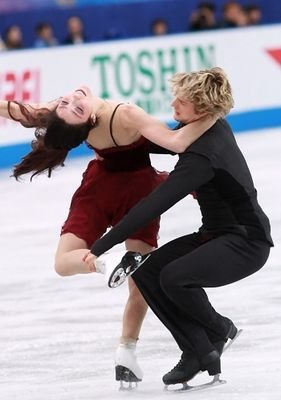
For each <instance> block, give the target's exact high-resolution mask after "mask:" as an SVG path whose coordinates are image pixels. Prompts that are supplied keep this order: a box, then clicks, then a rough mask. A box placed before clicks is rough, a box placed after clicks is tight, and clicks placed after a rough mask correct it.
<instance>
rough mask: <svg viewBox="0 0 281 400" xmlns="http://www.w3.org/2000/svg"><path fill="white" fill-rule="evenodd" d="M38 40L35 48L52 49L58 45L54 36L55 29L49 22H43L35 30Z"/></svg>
mask: <svg viewBox="0 0 281 400" xmlns="http://www.w3.org/2000/svg"><path fill="white" fill-rule="evenodd" d="M35 32H36V40H35V42H34V47H36V48H42V47H52V46H56V45H57V44H58V41H57V39H56V38H55V36H54V32H53V27H52V26H51V25H50V24H49V23H48V22H41V23H40V24H38V25H37V26H36V28H35Z"/></svg>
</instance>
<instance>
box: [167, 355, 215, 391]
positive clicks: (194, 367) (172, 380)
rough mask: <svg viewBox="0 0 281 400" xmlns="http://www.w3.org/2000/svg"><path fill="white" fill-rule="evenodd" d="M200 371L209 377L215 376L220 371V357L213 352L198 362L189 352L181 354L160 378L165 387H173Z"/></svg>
mask: <svg viewBox="0 0 281 400" xmlns="http://www.w3.org/2000/svg"><path fill="white" fill-rule="evenodd" d="M200 371H208V373H209V375H216V374H219V373H220V372H221V370H220V355H219V353H218V352H217V350H213V351H211V352H210V353H208V354H207V355H206V356H204V357H203V358H202V359H201V360H200V362H199V360H198V359H197V358H196V357H195V356H194V354H192V353H190V352H187V353H186V352H183V353H182V356H181V358H180V361H179V362H178V363H177V365H176V366H175V367H174V368H173V369H172V370H171V371H169V372H168V373H167V374H165V375H164V376H163V377H162V380H163V382H164V384H165V385H175V384H177V383H184V382H188V381H190V380H191V379H192V378H194V377H195V375H197V374H198V372H200Z"/></svg>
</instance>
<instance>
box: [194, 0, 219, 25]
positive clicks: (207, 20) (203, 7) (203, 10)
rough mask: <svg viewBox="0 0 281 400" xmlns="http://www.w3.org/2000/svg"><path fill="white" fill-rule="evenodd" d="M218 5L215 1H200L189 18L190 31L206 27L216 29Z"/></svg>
mask: <svg viewBox="0 0 281 400" xmlns="http://www.w3.org/2000/svg"><path fill="white" fill-rule="evenodd" d="M216 28H218V24H217V21H216V7H215V5H214V3H211V2H202V3H199V4H198V6H197V9H196V10H195V11H193V13H192V14H191V17H190V20H189V26H188V30H189V31H202V30H206V29H216Z"/></svg>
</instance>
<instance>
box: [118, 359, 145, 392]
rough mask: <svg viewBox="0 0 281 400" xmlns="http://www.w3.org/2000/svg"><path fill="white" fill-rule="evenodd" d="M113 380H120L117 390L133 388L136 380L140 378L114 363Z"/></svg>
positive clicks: (138, 380)
mask: <svg viewBox="0 0 281 400" xmlns="http://www.w3.org/2000/svg"><path fill="white" fill-rule="evenodd" d="M115 380H116V381H118V382H120V387H119V390H121V391H122V390H123V391H130V390H135V389H136V388H137V386H138V382H141V379H139V378H138V377H137V376H136V375H135V374H134V373H133V372H132V371H131V370H130V369H129V368H126V367H124V366H123V365H116V367H115Z"/></svg>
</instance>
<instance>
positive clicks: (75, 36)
mask: <svg viewBox="0 0 281 400" xmlns="http://www.w3.org/2000/svg"><path fill="white" fill-rule="evenodd" d="M67 32H68V34H67V36H66V38H65V39H64V40H63V42H62V44H80V43H85V42H86V41H87V40H86V37H85V34H84V24H83V21H82V20H81V18H80V17H78V16H72V17H70V18H68V20H67Z"/></svg>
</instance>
